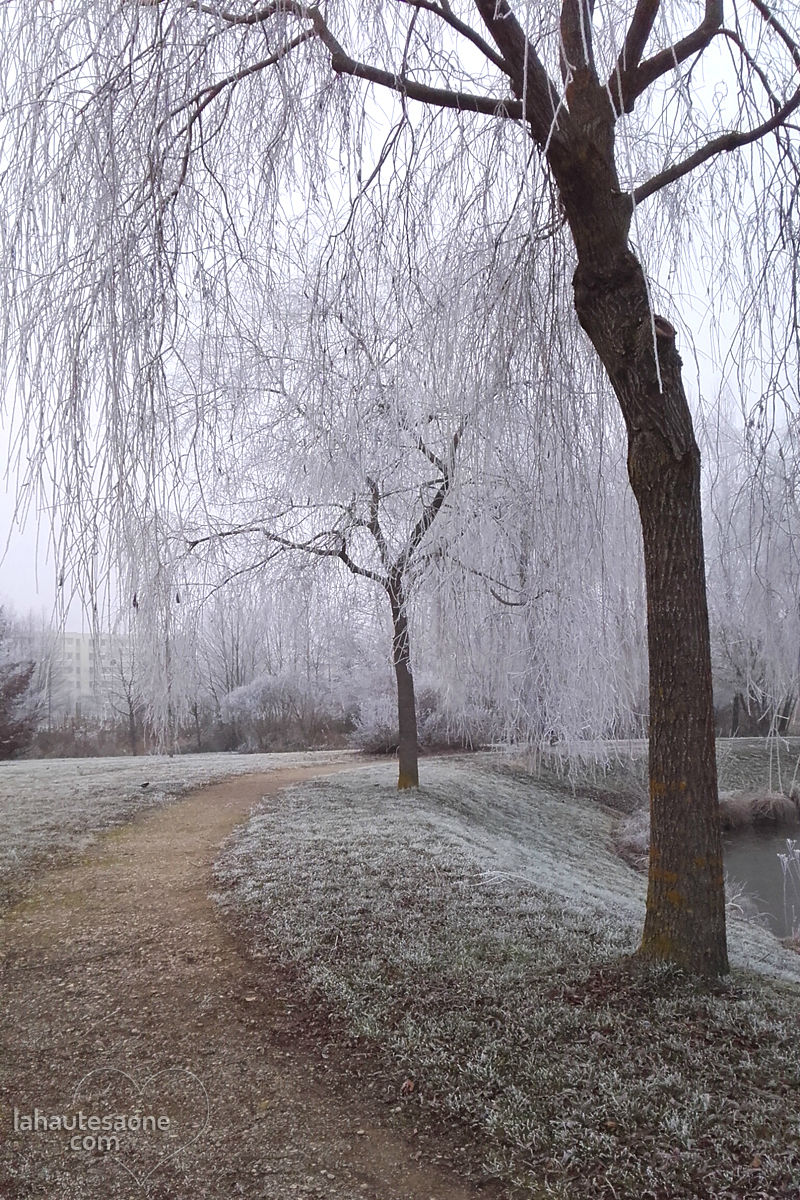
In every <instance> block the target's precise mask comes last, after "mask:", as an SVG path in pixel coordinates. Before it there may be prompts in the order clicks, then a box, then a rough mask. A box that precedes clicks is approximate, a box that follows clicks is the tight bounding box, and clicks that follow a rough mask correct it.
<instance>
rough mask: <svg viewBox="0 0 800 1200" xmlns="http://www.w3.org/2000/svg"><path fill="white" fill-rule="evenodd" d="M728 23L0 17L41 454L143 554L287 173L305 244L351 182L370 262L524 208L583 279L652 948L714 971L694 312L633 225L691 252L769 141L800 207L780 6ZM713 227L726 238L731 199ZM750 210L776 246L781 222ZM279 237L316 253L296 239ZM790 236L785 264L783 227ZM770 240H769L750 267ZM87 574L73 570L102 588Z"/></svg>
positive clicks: (309, 16) (750, 9)
mask: <svg viewBox="0 0 800 1200" xmlns="http://www.w3.org/2000/svg"><path fill="white" fill-rule="evenodd" d="M730 11H731V21H730V23H728V24H726V22H725V16H724V9H723V3H722V0H706V3H705V5H704V9H703V13H702V16H701V18H700V20H699V22H697V20H696V16H695V6H692V5H685V4H681V3H678V2H677V0H676V2H675V3H670V4H666V3H662V0H635V3H634V2H633V0H630V2H629V3H628V4H626V5H624V6H617V7H616V8H615V9H614V10H613V11H607V10H606V9H605V8H602V9H600V8H598V9H597V10H595V8H594V6H593V4H592V3H591V0H562V2H561V3H556V0H549V2H547V3H544V4H539V3H537V4H533V3H531V2H526V0H520V3H519V4H518V5H516V6H515V5H513V4H512V3H510V0H474V3H467V2H466V0H464V2H463V3H459V4H457V5H453V4H451V3H450V2H449V0H397V2H393V3H388V4H387V3H374V4H366V5H352V4H344V3H343V4H337V5H331V6H329V7H327V8H323V7H320V6H317V5H304V4H302V3H300V2H299V0H273V2H268V3H265V4H256V3H255V2H253V0H241V2H240V3H234V4H232V5H224V4H221V3H217V2H216V0H208V2H205V3H200V4H198V3H188V2H184V0H163V2H162V3H158V4H155V5H154V4H150V3H147V4H145V3H142V4H136V3H126V4H119V3H118V2H117V0H114V2H113V3H112V2H111V0H57V2H56V3H55V4H54V5H52V4H48V5H42V6H36V7H35V8H34V9H33V10H31V8H30V7H29V6H27V5H21V4H15V5H9V6H5V7H4V9H3V12H2V17H1V18H0V20H1V21H2V45H3V50H2V54H3V61H2V66H3V80H4V86H6V87H8V88H10V89H11V95H10V96H9V97H8V99H7V102H6V104H5V106H4V110H5V118H4V120H5V135H4V142H3V151H2V157H0V161H2V163H3V179H4V185H5V191H6V196H7V199H6V206H5V209H4V214H3V242H4V255H5V257H4V267H5V270H6V272H7V277H8V278H9V279H11V280H12V284H13V290H12V292H11V294H9V295H8V297H7V300H6V303H5V305H4V310H5V315H6V316H7V318H9V319H10V321H11V322H12V324H14V323H16V327H17V330H18V331H19V335H20V336H19V337H18V339H17V340H16V342H15V343H14V357H15V361H16V364H17V366H18V367H19V369H20V372H21V377H22V383H21V388H22V392H21V394H22V395H24V396H26V397H30V398H31V400H32V402H33V401H34V400H35V401H36V402H37V403H38V402H39V401H40V400H43V401H44V402H43V403H42V404H41V412H40V413H38V419H36V420H34V421H33V422H32V424H31V426H30V428H29V430H28V433H27V438H28V439H29V442H30V448H31V451H32V453H31V455H30V461H31V462H32V463H34V464H40V463H41V462H42V461H43V460H45V461H47V462H48V465H49V468H50V477H51V478H52V479H53V480H57V481H58V483H57V486H56V488H55V490H56V492H57V493H58V495H60V496H64V495H66V494H69V495H70V498H71V503H72V504H73V505H74V503H75V500H76V498H77V499H80V497H81V495H83V494H85V492H86V490H87V480H92V479H93V478H94V482H102V484H103V485H104V486H106V487H107V488H108V489H109V490H110V491H111V493H112V494H113V495H114V497H115V500H116V501H117V506H116V510H115V511H116V512H117V514H118V515H117V518H116V519H117V529H116V531H115V532H116V534H117V535H118V537H119V539H121V540H124V541H127V542H128V543H130V540H131V535H130V530H129V528H128V525H127V523H129V522H130V521H131V520H132V516H131V513H132V511H133V507H134V504H135V503H137V502H141V495H142V491H143V489H144V490H146V489H147V488H148V487H150V489H151V491H152V492H154V493H158V494H160V495H161V496H162V499H163V500H164V502H165V503H166V501H167V498H168V497H167V496H165V495H164V493H165V492H167V493H168V491H169V486H168V485H167V484H166V483H165V482H164V477H163V476H162V475H161V474H159V472H158V471H157V470H156V468H155V467H152V466H151V463H157V462H159V461H160V460H161V458H162V454H161V451H162V449H163V446H162V438H163V426H162V425H161V424H160V423H159V422H158V421H156V422H152V421H150V420H149V419H148V414H150V413H151V412H152V411H153V409H154V408H156V407H157V406H158V396H159V394H163V392H164V391H165V389H164V382H165V381H164V364H165V356H167V355H168V352H169V351H170V349H171V348H172V347H173V345H174V341H175V332H176V329H177V328H178V327H179V326H180V323H181V320H182V306H183V303H184V301H185V299H186V297H187V296H188V295H189V294H194V293H197V292H198V290H199V291H200V293H201V294H202V297H203V304H204V305H207V306H208V307H211V306H213V305H215V304H222V303H224V304H225V305H227V306H230V305H231V304H233V303H235V292H232V290H231V282H232V279H231V263H232V262H251V263H252V262H253V261H254V256H260V259H261V261H262V262H263V261H264V259H265V257H266V256H267V255H268V253H269V251H270V249H271V248H273V247H274V246H275V245H276V244H277V242H278V241H279V240H280V239H281V238H282V237H283V236H284V235H283V232H277V231H278V230H281V231H283V230H285V229H286V228H287V221H286V220H282V217H283V216H285V214H286V208H285V196H286V192H285V191H282V190H281V188H280V187H278V186H277V184H278V181H279V179H280V176H281V172H282V171H283V170H284V169H285V168H287V166H289V165H291V167H292V171H293V184H292V187H293V188H294V191H293V193H292V196H293V198H296V197H298V196H299V195H300V194H301V193H305V194H310V195H311V196H312V199H313V201H314V205H315V210H314V212H315V215H313V216H312V217H310V219H309V225H308V227H307V231H306V232H309V231H310V232H311V233H312V234H313V233H315V232H316V231H317V230H318V229H319V227H320V224H319V223H320V221H321V220H322V219H323V217H325V216H327V217H328V218H330V219H333V220H334V221H337V222H339V224H340V225H341V223H342V221H343V220H346V218H345V216H344V208H345V205H344V204H343V203H342V197H341V191H342V187H341V185H342V184H343V183H344V184H345V191H350V192H351V194H352V195H353V196H354V197H355V198H356V200H357V201H358V203H359V205H360V206H361V207H362V208H364V207H365V206H366V207H368V208H369V210H370V211H371V212H372V214H373V216H374V218H375V219H374V223H373V228H374V229H375V230H376V233H375V235H374V236H375V243H376V244H379V243H380V239H381V233H380V230H382V229H383V230H385V229H386V228H387V225H388V223H390V222H391V220H392V219H393V217H394V216H396V214H397V212H399V211H402V213H403V220H404V222H405V228H406V229H407V230H408V231H409V233H410V235H411V236H417V237H424V236H425V229H426V228H427V229H430V228H431V227H433V226H435V225H436V224H437V223H440V224H441V223H444V222H447V221H448V220H450V221H451V222H458V223H461V224H462V225H463V224H468V223H469V222H470V221H471V220H472V221H477V220H478V219H480V220H485V221H488V222H489V223H490V224H492V223H494V228H495V232H496V235H497V237H498V238H499V239H501V240H502V237H503V235H504V232H505V229H506V226H507V223H508V222H509V221H511V220H512V218H519V219H521V216H520V214H525V219H526V220H527V221H528V225H529V229H528V241H527V251H528V252H529V253H532V252H536V250H537V249H540V248H543V247H545V245H546V244H547V242H548V239H550V244H552V245H554V246H556V247H557V249H556V253H555V255H554V258H553V260H552V262H553V270H556V271H558V272H559V273H560V274H559V278H560V279H561V280H564V281H566V280H567V279H568V278H569V274H570V273H572V283H573V298H574V306H575V311H576V313H577V316H578V320H579V322H580V324H581V325H582V327H583V328H584V330H585V331H586V333H587V335H588V337H589V339H590V341H591V343H592V345H593V347H594V350H595V352H596V354H597V357H598V360H599V362H600V363H602V365H603V368H604V369H605V372H606V374H607V377H608V379H609V380H610V383H611V387H612V388H613V391H614V393H615V395H616V397H617V400H618V402H619V406H620V410H621V412H622V415H623V418H624V421H625V425H626V427H627V435H628V466H629V476H630V481H631V485H632V487H633V490H634V493H635V496H636V500H637V503H638V507H639V512H640V516H641V524H642V533H643V542H644V560H645V573H646V584H647V604H648V640H649V653H650V778H651V800H652V822H651V830H652V834H651V866H650V882H649V893H648V902H647V917H646V921H645V929H644V936H643V942H642V953H643V954H644V955H645V956H647V957H651V958H657V959H666V960H670V961H673V962H677V963H680V964H682V965H684V966H686V967H688V968H691V969H695V970H698V971H702V972H709V973H717V972H722V971H725V970H726V969H727V955H726V944H725V925H724V894H723V881H722V858H721V844H720V836H719V822H718V814H717V798H716V767H715V759H714V738H713V709H712V696H711V667H710V651H709V637H708V617H707V602H706V592H705V580H704V565H703V542H702V530H701V512H700V458H699V453H698V448H697V444H696V440H695V436H694V432H693V427H692V419H691V415H690V410H689V405H688V402H687V398H686V394H685V391H684V384H683V379H682V373H681V368H682V363H681V359H680V356H679V354H678V350H677V346H676V333H675V327H676V323H677V320H678V318H677V314H676V313H674V312H673V311H672V310H670V317H671V318H672V319H667V317H665V316H661V315H658V314H657V313H656V312H655V311H654V307H653V303H652V295H653V290H654V288H656V283H654V284H653V286H651V283H650V281H648V278H647V276H646V274H645V270H644V268H643V265H642V259H641V248H640V249H636V248H635V243H636V242H637V241H638V240H639V238H640V237H641V236H643V235H644V236H645V237H646V235H647V232H648V224H650V222H649V220H648V218H647V217H646V216H645V217H642V218H640V213H639V207H640V206H641V205H644V203H645V201H652V200H653V198H654V197H656V196H658V195H659V194H660V193H662V192H664V190H665V189H671V193H672V195H674V196H677V197H679V198H680V201H679V202H677V203H676V204H675V205H674V206H673V207H672V208H671V209H670V208H664V209H663V210H661V211H662V212H663V213H664V214H665V215H664V217H663V218H662V226H661V232H662V234H663V233H664V231H666V233H667V235H668V242H669V245H670V246H672V247H674V248H675V252H676V257H677V256H678V255H679V253H680V252H681V251H682V250H684V249H685V246H684V243H683V242H681V241H680V240H679V239H677V238H676V236H675V230H676V228H677V227H678V225H677V223H678V221H679V218H680V215H681V211H683V210H685V208H686V205H687V204H688V201H687V200H686V199H685V196H686V193H685V192H683V191H682V190H681V189H682V188H683V186H684V185H683V184H682V183H681V182H680V181H682V180H685V179H687V177H688V176H689V175H690V174H693V173H694V174H696V175H699V176H700V177H701V178H702V179H703V180H705V179H706V178H709V177H710V176H708V175H707V171H708V168H709V167H710V166H711V165H713V164H714V163H715V162H718V161H720V160H721V159H725V160H727V163H731V162H732V161H733V162H735V161H736V154H735V153H732V152H739V151H747V149H748V148H753V147H756V146H760V147H761V148H762V153H761V157H760V158H758V159H755V158H754V159H753V164H752V166H750V167H749V168H748V171H747V172H745V176H746V178H747V183H746V186H747V187H748V188H752V187H753V186H754V181H755V185H756V186H760V187H761V188H762V194H763V195H764V196H766V197H771V198H772V199H773V200H774V209H775V210H777V209H778V208H779V207H780V205H781V204H784V203H785V204H788V203H789V202H790V201H791V197H792V196H793V195H795V194H796V180H797V173H796V169H795V158H794V147H793V139H794V137H795V131H794V127H793V123H792V117H793V115H794V113H795V112H796V110H797V109H798V108H800V88H798V86H797V67H798V64H800V48H799V47H798V38H797V34H796V32H795V30H794V29H793V27H792V26H791V24H790V19H791V18H790V17H787V18H785V19H784V18H783V17H782V16H780V15H779V13H778V11H777V10H776V9H773V8H772V7H771V6H770V5H769V4H768V3H766V0H749V2H745V0H740V2H738V3H732V4H731V6H730ZM702 61H706V62H708V63H709V68H710V71H711V73H712V74H715V73H717V72H718V71H719V70H722V71H724V72H727V75H728V77H729V78H730V79H731V81H732V85H733V86H732V88H731V89H730V91H729V95H728V98H727V100H723V99H720V98H718V97H711V98H708V96H707V94H705V93H704V92H703V90H702V85H701V68H700V66H699V63H701V62H702ZM353 89H355V90H353ZM379 92H382V93H384V94H389V95H391V96H393V97H394V98H395V99H396V106H395V107H394V108H392V109H391V110H390V115H389V118H388V121H389V126H390V127H389V129H388V132H387V134H386V137H385V139H384V140H383V141H382V142H381V143H380V144H379V146H378V149H377V152H375V133H374V130H375V127H376V124H377V123H378V122H379V121H380V120H381V114H382V112H383V111H385V110H384V109H382V107H381V104H380V103H378V102H377V101H376V103H375V104H372V102H371V100H367V101H366V103H365V99H366V97H368V96H376V97H377V94H378V93H379ZM334 146H335V147H336V148H337V149H336V151H335V152H334V153H332V150H333V149H334ZM526 146H527V147H529V148H531V149H532V150H533V152H534V153H533V157H532V159H530V161H528V156H529V151H528V149H526ZM301 152H302V153H301ZM339 163H342V164H344V165H345V171H344V174H343V175H340V176H339V179H338V180H337V174H338V173H339V169H340V168H339ZM537 164H538V165H537ZM392 172H394V178H395V185H394V186H388V185H387V179H388V178H390V177H391V174H392ZM717 177H719V176H717ZM87 180H91V181H94V182H93V184H90V185H89V186H87ZM675 185H678V186H677V188H676V186H675ZM431 197H435V199H431ZM291 204H292V201H290V207H291ZM396 206H399V207H396ZM728 212H730V206H728ZM707 216H708V220H707V221H706V224H707V225H708V226H709V227H711V228H713V227H714V225H715V223H716V219H717V209H716V208H715V207H713V206H711V207H710V208H709V210H708V213H707ZM757 219H758V222H759V223H758V224H757V225H756V226H755V229H756V231H759V230H764V229H766V228H767V226H768V215H767V214H766V209H765V207H764V205H762V207H761V209H760V211H759V213H758V218H757ZM288 225H289V228H290V234H289V237H290V240H291V239H292V238H294V239H295V241H294V242H293V244H294V245H295V246H296V245H297V233H298V222H297V221H296V220H293V219H292V218H291V216H290V217H289V219H288ZM651 227H652V228H656V229H658V224H657V223H656V222H655V221H654V222H653V223H652V225H651ZM776 228H778V227H777V226H776ZM567 233H568V235H569V240H567V238H566V237H565V236H564V235H565V234H567ZM779 236H780V238H781V239H782V243H783V248H784V249H786V250H787V252H788V251H790V250H791V249H792V248H793V245H794V240H795V233H794V229H793V226H792V225H791V224H790V223H785V224H784V225H782V226H780V234H779ZM769 241H770V238H769V236H768V235H764V236H763V237H761V236H760V235H759V236H758V237H756V238H751V242H752V243H753V247H754V248H753V254H754V255H756V254H757V253H758V252H760V248H763V247H765V246H767V244H768V243H769ZM767 253H768V255H769V254H771V255H772V256H773V258H774V254H773V252H772V251H771V250H768V251H767ZM764 261H768V259H766V258H764V259H762V262H761V266H760V267H758V268H757V269H756V271H755V272H754V273H753V274H752V275H751V278H753V279H754V280H755V291H756V294H762V293H763V292H764V288H765V286H767V285H765V284H764V275H763V274H762V272H763V263H764ZM573 268H574V270H573ZM356 272H357V267H356ZM656 282H657V281H656ZM476 286H480V285H479V284H478V283H477V281H476ZM656 290H657V288H656ZM792 305H793V301H791V302H790V303H789V305H788V307H791V306H792ZM786 307H787V306H786V305H784V312H785V311H786ZM777 315H779V314H777V313H776V312H772V313H770V315H769V316H770V320H771V322H772V324H773V325H775V324H777V321H776V316H777ZM518 334H519V336H522V334H523V331H522V330H519V331H518ZM789 344H790V343H789V342H787V346H788V345H789ZM62 351H63V353H62ZM790 357H791V356H790ZM131 397H133V398H134V407H133V409H131ZM35 411H36V410H35ZM131 411H135V412H136V413H137V414H138V419H137V420H133V421H131V420H130V413H131ZM97 413H99V414H101V415H100V419H99V435H98V432H97V429H96V428H95V429H93V428H92V427H91V421H92V416H93V415H95V414H97ZM104 426H105V428H104ZM104 433H106V434H108V446H109V449H108V451H107V454H106V459H105V468H104V475H103V478H102V480H99V481H98V480H97V479H96V477H94V476H93V471H94V468H93V459H94V452H95V449H96V445H97V441H96V438H97V437H98V436H99V437H100V438H102V436H103V434H104ZM76 434H77V435H78V436H76ZM59 435H60V441H59ZM57 446H60V447H61V449H57V448H56V447H57ZM131 462H136V464H137V469H136V471H135V472H133V477H132V472H131ZM366 519H369V518H366ZM75 544H76V545H77V544H78V543H75ZM82 554H83V555H84V559H82V558H81V555H82ZM88 557H89V554H88V551H80V552H79V554H78V557H77V561H76V566H77V567H78V568H79V569H80V568H81V567H83V568H84V569H85V570H87V571H88V569H89V565H90V564H89V561H88Z"/></svg>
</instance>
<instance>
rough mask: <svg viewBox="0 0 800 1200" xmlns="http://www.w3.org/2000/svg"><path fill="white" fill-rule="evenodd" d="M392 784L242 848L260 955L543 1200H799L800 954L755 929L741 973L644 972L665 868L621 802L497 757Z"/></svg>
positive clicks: (324, 802) (356, 794)
mask: <svg viewBox="0 0 800 1200" xmlns="http://www.w3.org/2000/svg"><path fill="white" fill-rule="evenodd" d="M743 749H744V748H743ZM392 777H393V768H392V767H391V766H388V765H387V766H386V767H376V768H372V769H370V770H369V771H361V772H359V774H358V776H357V777H356V776H350V777H346V776H345V777H343V776H338V777H337V778H336V779H335V780H330V781H324V782H321V783H318V784H315V785H313V786H306V787H302V788H296V789H293V790H292V791H291V792H289V793H285V794H284V795H283V796H282V797H281V798H280V800H279V801H277V802H276V801H272V802H269V803H268V804H267V805H265V806H264V807H263V808H262V809H261V810H260V811H259V812H258V813H257V814H256V815H255V816H254V817H253V818H252V820H251V822H250V824H249V826H247V827H246V829H245V830H243V831H242V832H241V833H240V834H239V835H238V837H237V839H236V840H235V841H234V842H233V843H232V844H231V845H230V846H229V847H228V848H227V850H226V852H225V854H224V856H223V858H222V859H221V861H220V863H219V878H220V882H221V885H222V888H223V890H222V892H221V896H220V899H221V902H222V903H223V904H225V905H229V906H232V907H234V908H235V909H236V910H237V913H238V919H239V920H242V921H244V922H245V924H246V925H247V927H248V929H249V933H250V937H251V939H252V941H253V945H254V949H255V950H256V952H257V953H258V952H265V953H266V952H269V953H272V952H274V950H275V948H276V947H278V948H279V950H280V953H282V954H283V955H284V956H285V957H286V958H287V959H288V960H291V961H293V962H294V963H296V964H298V965H299V966H300V968H301V977H302V978H304V979H305V980H306V982H307V985H308V988H309V991H310V992H315V993H316V994H317V995H318V996H320V997H321V998H323V999H324V1002H325V1004H326V1006H327V1008H328V1009H329V1010H330V1011H335V1012H336V1013H337V1014H338V1015H339V1016H341V1017H343V1018H344V1019H345V1020H346V1021H347V1023H348V1024H349V1026H350V1028H351V1030H352V1031H353V1033H354V1034H355V1035H359V1036H362V1037H366V1038H369V1039H371V1040H372V1041H373V1042H374V1043H375V1045H376V1047H378V1048H379V1049H378V1052H379V1053H381V1054H382V1055H383V1056H384V1057H385V1058H386V1060H387V1061H388V1062H390V1063H391V1064H393V1066H394V1068H395V1069H397V1071H398V1075H401V1074H402V1075H403V1076H404V1075H409V1076H411V1077H413V1078H414V1079H415V1080H417V1081H418V1091H419V1094H420V1096H421V1097H422V1099H423V1101H426V1102H428V1103H430V1104H432V1105H435V1106H437V1107H438V1108H439V1109H441V1110H444V1111H446V1112H451V1113H454V1114H457V1115H458V1116H459V1117H460V1118H461V1119H462V1120H464V1121H466V1122H467V1123H468V1124H470V1125H472V1126H473V1127H474V1128H475V1129H476V1130H480V1131H481V1132H482V1133H483V1134H485V1135H486V1136H487V1137H488V1139H489V1147H490V1149H489V1151H488V1153H489V1156H490V1160H491V1163H490V1165H491V1169H492V1170H493V1171H495V1172H497V1173H498V1174H500V1175H502V1176H503V1177H504V1178H505V1179H507V1180H510V1181H516V1182H517V1183H518V1184H519V1185H520V1186H521V1188H522V1189H523V1192H524V1193H525V1194H529V1195H537V1196H539V1195H552V1196H563V1197H567V1196H569V1197H571V1198H572V1197H592V1198H595V1197H597V1198H601V1197H606V1196H608V1197H611V1196H618V1197H636V1198H637V1200H638V1197H640V1196H641V1197H645V1196H658V1197H664V1198H666V1197H693V1198H695V1197H697V1198H699V1197H715V1198H724V1197H729V1196H730V1197H745V1196H747V1197H755V1196H760V1195H763V1196H787V1197H788V1196H796V1195H797V1194H798V1185H799V1184H800V1133H799V1132H798V1121H797V1109H796V1107H795V1101H794V1097H795V1095H796V1088H797V1083H798V1079H799V1078H800V1038H798V1036H797V1033H798V1021H800V989H798V988H797V983H796V981H798V980H799V979H800V959H798V958H797V957H796V956H794V955H792V954H790V953H789V952H787V951H784V950H782V949H781V948H780V947H779V946H778V945H777V944H776V943H775V942H774V941H773V940H772V939H771V938H770V937H769V935H767V934H766V933H764V932H763V931H762V930H760V929H758V928H756V927H749V926H746V925H744V924H743V923H740V922H734V923H732V927H731V931H730V940H731V950H732V960H733V963H734V964H735V967H736V970H735V971H734V973H733V975H732V976H731V978H730V979H729V980H727V981H725V982H724V983H723V984H720V985H715V986H713V987H698V986H697V985H695V984H694V983H692V982H691V981H690V980H687V979H685V978H683V977H682V976H680V975H679V974H676V973H675V972H671V971H666V970H652V969H650V970H645V969H643V968H641V967H639V966H634V965H632V964H630V963H626V962H625V960H624V958H623V956H624V955H626V954H627V953H629V952H630V951H632V950H634V949H635V946H636V942H637V937H638V933H639V927H640V922H641V918H642V912H643V900H644V881H643V879H642V878H641V876H639V875H637V874H636V873H635V872H634V871H632V870H631V869H630V868H628V867H627V866H626V865H625V864H623V863H622V862H621V861H620V860H619V859H618V858H617V857H616V855H615V854H614V852H613V849H612V840H611V833H612V826H613V822H614V820H615V816H614V814H613V813H612V812H610V811H609V810H608V809H605V808H603V807H600V806H598V804H597V803H596V802H595V801H592V800H589V799H586V798H582V797H581V795H580V794H576V795H571V794H570V793H569V792H568V791H564V790H563V789H553V788H549V787H546V786H545V785H544V784H542V783H536V782H535V781H533V780H531V779H530V778H527V777H525V776H523V775H522V774H521V773H518V772H514V771H512V770H509V769H508V768H503V767H502V766H499V765H498V762H497V760H496V759H492V758H490V757H488V756H482V757H479V758H474V759H471V760H468V761H462V762H458V763H457V762H454V761H453V760H450V761H446V762H439V763H433V762H431V763H425V764H424V783H425V788H424V790H423V791H421V792H419V793H400V794H398V793H397V792H396V791H395V790H394V788H393V786H392ZM748 782H750V781H748ZM753 967H758V968H759V970H760V971H762V972H763V971H765V970H766V971H769V972H770V973H771V975H772V976H773V978H767V977H765V976H764V975H763V974H755V973H754V971H753V970H752V968H753Z"/></svg>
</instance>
